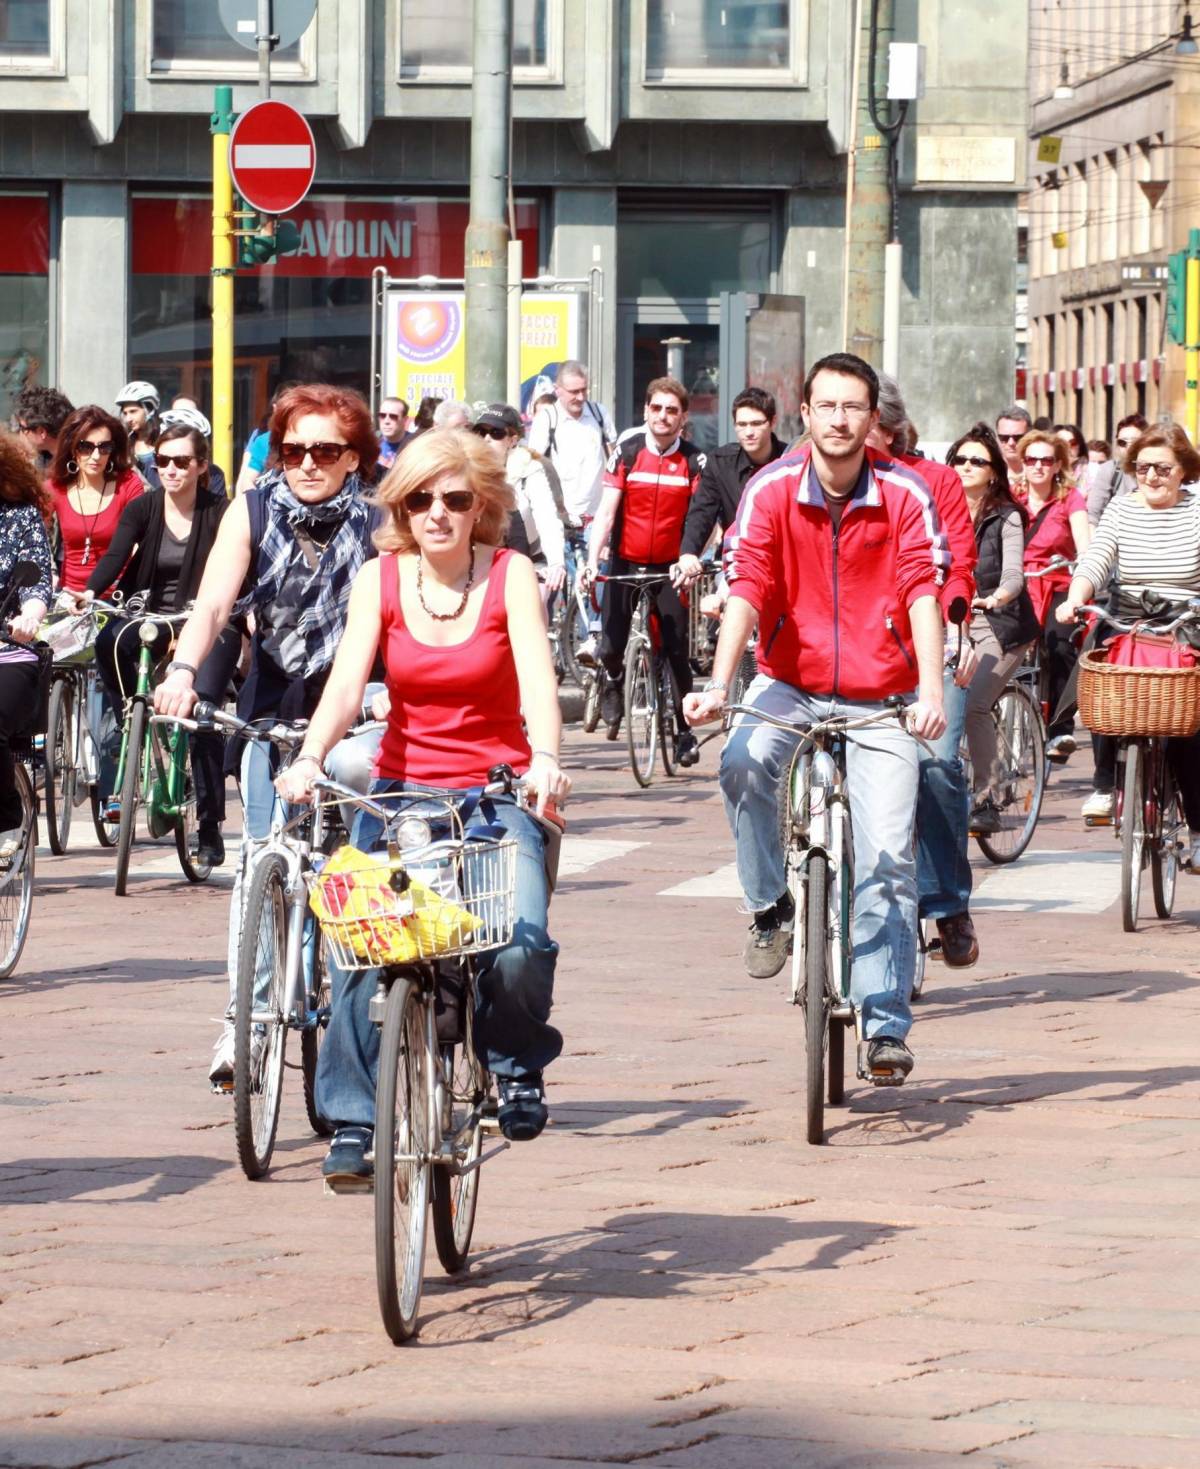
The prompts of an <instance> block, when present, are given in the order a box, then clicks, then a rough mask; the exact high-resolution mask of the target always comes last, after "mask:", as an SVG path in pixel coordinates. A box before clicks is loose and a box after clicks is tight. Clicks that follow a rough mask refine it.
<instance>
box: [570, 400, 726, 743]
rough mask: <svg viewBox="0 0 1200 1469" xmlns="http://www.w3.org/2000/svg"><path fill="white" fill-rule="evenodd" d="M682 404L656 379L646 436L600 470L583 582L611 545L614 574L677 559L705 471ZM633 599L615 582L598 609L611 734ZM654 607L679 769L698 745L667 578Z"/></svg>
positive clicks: (678, 607)
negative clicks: (669, 680)
mask: <svg viewBox="0 0 1200 1469" xmlns="http://www.w3.org/2000/svg"><path fill="white" fill-rule="evenodd" d="M687 406H688V395H687V389H686V388H685V387H684V386H683V384H682V383H680V382H677V381H676V380H675V379H674V378H671V377H658V378H655V379H654V380H653V382H651V383H650V384H649V386H648V387H647V388H646V429H645V432H644V433H633V434H629V435H627V436H625V437H623V438H622V439H621V442H620V443H619V444H618V445H617V447H616V449H614V451H613V453H612V457H611V458H610V459H609V461H608V466H607V468H606V469H605V472H604V494H603V497H602V498H601V501H600V508H599V509H598V510H597V512H596V519H595V521H594V523H593V525H592V536H591V541H590V549H589V552H588V565H587V571H586V573H585V574H586V576H587V578H588V580H589V581H590V580H592V579H594V578H595V576H596V573H597V569H598V567H599V564H600V558H601V555H602V553H603V549H604V547H605V546H606V545H609V544H611V550H612V555H611V557H610V563H609V572H610V574H611V575H613V576H620V575H623V574H626V573H628V572H630V571H661V572H662V573H663V574H664V576H665V575H667V574H668V573H669V572H670V569H671V566H672V565H673V563H674V562H676V561H678V559H679V548H680V545H681V543H682V541H683V523H684V521H685V520H686V519H687V513H688V507H689V506H690V505H691V502H692V495H693V494H694V493H695V490H696V486H697V485H698V484H699V482H700V473H701V471H702V470H703V468H704V455H703V454H702V453H701V452H700V450H699V449H697V448H696V446H695V444H692V443H690V442H689V441H688V440H687V439H685V438H683V437H682V436H681V434H680V430H681V428H682V426H683V418H684V414H686V413H687ZM635 597H636V589H635V588H634V587H633V586H631V585H629V584H628V583H624V582H614V583H613V584H612V585H611V586H609V587H608V589H607V590H606V592H605V595H604V605H603V607H602V608H601V611H600V660H601V662H602V663H603V664H604V669H605V672H606V673H607V674H608V678H609V682H608V685H607V687H606V688H605V691H604V695H603V703H602V705H601V713H602V715H603V718H604V720H605V722H606V723H607V724H608V726H609V729H610V731H611V733H612V734H613V735H615V733H616V729H617V726H618V725H619V724H620V722H621V710H622V708H623V707H624V688H623V681H624V678H623V676H624V666H625V644H626V642H627V641H628V640H629V624H630V620H631V619H632V616H633V606H634V600H635ZM656 602H657V605H658V613H659V617H660V618H661V619H662V636H663V651H664V652H665V653H666V655H667V659H668V661H669V662H670V665H671V669H672V671H673V672H674V674H675V693H676V701H677V702H676V709H675V729H676V735H675V759H676V761H677V763H678V764H680V765H695V763H696V761H697V760H698V759H699V758H700V750H699V746H698V744H697V742H696V737H695V735H694V734H692V732H691V730H690V729H688V728H687V726H686V724H685V723H684V719H683V696H684V695H685V694H688V693H690V692H691V688H692V668H691V664H690V662H689V661H688V619H687V612H686V610H685V608H684V606H683V603H682V602H681V601H680V599H679V593H678V592H677V591H676V590H675V588H674V587H673V586H671V584H670V582H669V581H665V582H664V583H663V585H662V587H661V588H660V589H659V591H658V593H657V596H656Z"/></svg>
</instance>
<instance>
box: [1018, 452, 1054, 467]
mask: <svg viewBox="0 0 1200 1469" xmlns="http://www.w3.org/2000/svg"><path fill="white" fill-rule="evenodd" d="M1054 462H1055V461H1054V455H1053V454H1026V456H1025V458H1024V459H1023V460H1022V461H1021V463H1022V464H1024V466H1025V468H1026V469H1036V468H1037V467H1038V466H1039V465H1041V466H1043V467H1044V468H1048V469H1049V468H1053V466H1054Z"/></svg>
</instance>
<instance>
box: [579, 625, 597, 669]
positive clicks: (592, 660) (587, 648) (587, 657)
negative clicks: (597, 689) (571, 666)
mask: <svg viewBox="0 0 1200 1469" xmlns="http://www.w3.org/2000/svg"><path fill="white" fill-rule="evenodd" d="M598 656H599V652H598V649H597V647H596V636H595V634H594V633H593V634H591V635H590V636H589V637H586V638H584V640H583V642H582V643H580V645H579V647H578V648H576V650H575V661H576V663H578V664H579V666H580V667H581V668H595V667H596V662H597V658H598Z"/></svg>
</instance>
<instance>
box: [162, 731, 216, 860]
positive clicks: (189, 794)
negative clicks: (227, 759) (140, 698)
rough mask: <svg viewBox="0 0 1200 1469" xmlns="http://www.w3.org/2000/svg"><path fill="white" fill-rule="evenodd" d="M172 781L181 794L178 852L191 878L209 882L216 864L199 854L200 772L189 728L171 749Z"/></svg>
mask: <svg viewBox="0 0 1200 1469" xmlns="http://www.w3.org/2000/svg"><path fill="white" fill-rule="evenodd" d="M170 758H171V772H172V784H173V785H174V787H175V794H176V796H177V797H178V810H177V812H176V815H175V853H176V855H177V856H178V858H179V865H180V867H181V868H182V869H183V875H184V877H186V878H187V880H188V882H207V881H208V879H209V877H210V876H211V875H212V864H211V863H209V862H201V861H200V858H199V856H198V854H197V842H198V838H197V834H196V776H195V772H194V771H193V769H192V742H191V739H190V738H189V737H188V733H187V730H184V729H177V730H176V731H175V732H174V736H173V739H172V744H171V750H170Z"/></svg>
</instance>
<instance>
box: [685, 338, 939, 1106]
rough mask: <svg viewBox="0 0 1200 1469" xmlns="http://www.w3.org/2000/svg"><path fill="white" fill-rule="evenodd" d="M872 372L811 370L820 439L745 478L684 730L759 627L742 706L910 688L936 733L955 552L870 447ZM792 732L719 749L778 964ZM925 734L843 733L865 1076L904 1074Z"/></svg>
mask: <svg viewBox="0 0 1200 1469" xmlns="http://www.w3.org/2000/svg"><path fill="white" fill-rule="evenodd" d="M878 397H879V382H878V379H877V377H876V375H875V372H874V370H873V369H872V368H871V367H870V366H869V365H868V364H867V363H866V362H864V361H863V360H862V359H861V358H859V357H855V356H853V355H851V354H850V353H836V354H834V355H833V356H830V357H824V358H822V359H821V361H819V362H818V363H817V364H816V365H815V366H814V367H813V369H812V371H811V372H810V373H809V375H808V380H807V382H806V383H805V385H804V403H803V405H802V411H803V414H804V421H805V424H806V426H807V428H808V430H809V433H810V435H811V440H812V442H811V444H810V445H806V446H805V447H804V448H802V449H801V450H800V451H799V452H798V453H796V454H791V455H787V456H785V457H784V458H783V459H780V460H777V461H776V462H775V463H774V464H772V465H769V466H768V467H767V468H765V469H762V470H760V471H759V472H758V474H756V475H755V476H754V477H753V478H752V479H751V480H750V482H749V483H748V484H747V486H746V490H745V493H744V494H743V496H742V503H741V506H740V508H739V510H738V517H737V521H736V522H735V524H734V525H733V527H732V528H731V530H730V531H729V533H728V534H727V536H726V539H725V573H726V576H727V578H728V581H729V588H730V597H729V601H728V603H727V605H726V609H725V617H724V621H723V622H722V625H721V636H720V640H719V641H718V643H717V652H716V657H715V660H714V664H713V677H712V680H711V681H710V682H709V683H708V685H707V686H706V687H705V689H704V691H703V692H702V693H699V694H692V695H690V696H689V698H688V699H687V700H685V711H686V713H687V717H688V719H689V721H690V722H691V723H692V724H702V723H705V722H706V721H709V720H713V719H717V718H719V717H720V715H721V712H722V710H723V708H724V705H725V700H726V695H727V691H728V687H729V684H730V683H731V682H732V680H733V675H734V670H735V669H736V667H737V664H738V660H739V659H740V658H741V655H742V653H743V651H744V649H745V646H746V643H747V641H748V639H749V637H750V634H751V632H752V631H753V629H754V626H755V624H756V623H757V625H758V629H759V641H758V666H759V676H758V678H756V679H755V680H754V682H753V683H752V684H751V686H750V689H749V690H748V692H747V694H746V701H747V702H748V703H752V704H755V705H756V706H758V707H760V708H762V709H763V710H764V711H768V712H770V713H773V714H776V715H779V716H780V717H782V718H785V719H793V720H797V721H800V722H808V723H815V722H817V721H819V720H821V719H825V718H829V717H831V716H833V715H846V716H848V717H851V718H861V717H862V716H864V715H866V714H870V713H872V712H875V711H877V710H881V709H882V708H883V707H884V701H885V700H886V699H887V698H889V697H890V696H891V695H894V694H901V695H906V696H907V695H911V694H912V693H913V691H914V690H916V693H917V699H916V702H915V703H913V704H912V705H911V707H910V709H909V711H908V721H909V725H910V728H911V729H912V730H913V731H914V732H915V733H917V734H919V735H921V736H922V737H923V738H924V739H927V740H933V739H937V738H938V736H939V735H940V734H941V733H942V732H943V730H944V729H945V727H946V716H945V713H944V710H943V707H942V661H943V646H944V637H943V630H942V614H941V608H940V606H939V602H938V595H939V593H940V591H941V587H942V584H943V582H944V580H945V576H946V573H947V571H948V569H949V565H950V556H949V550H948V548H947V544H946V540H945V537H944V535H943V533H942V531H941V528H940V526H939V524H938V521H937V514H936V511H935V509H934V506H933V498H932V496H931V494H930V492H929V488H928V486H927V485H926V484H925V482H924V480H922V479H921V477H920V476H919V475H917V474H915V473H914V472H913V471H912V470H911V469H908V468H907V467H905V466H903V465H900V464H898V463H897V462H896V461H895V460H894V459H891V458H888V457H886V456H883V455H877V454H873V453H871V452H869V451H868V450H867V449H866V442H867V436H868V434H869V433H870V432H871V430H872V428H873V427H874V426H875V423H876V421H877V409H876V405H877V403H878ZM798 743H799V740H798V737H797V736H795V735H791V734H789V733H787V732H786V731H784V730H779V729H775V728H773V727H772V726H770V725H767V724H764V723H760V722H758V721H755V720H753V719H747V718H742V719H740V720H739V721H737V722H736V723H735V726H734V728H733V730H732V731H731V733H730V736H729V740H728V742H727V743H726V745H725V749H724V752H723V754H722V756H721V791H722V794H723V795H724V798H725V807H726V812H727V814H728V817H729V823H730V826H731V827H732V829H733V835H734V840H735V842H736V845H737V864H738V877H739V879H740V880H741V884H742V887H743V889H744V891H745V894H746V901H747V905H748V907H749V909H750V911H751V912H752V913H753V922H752V924H751V931H750V937H749V940H748V942H747V945H746V968H747V970H748V971H749V972H750V974H751V975H753V976H755V977H762V978H766V977H769V976H770V975H773V974H777V973H778V972H779V970H780V969H782V968H783V965H784V962H785V960H786V958H787V954H788V949H789V947H790V943H791V928H792V924H793V922H794V918H795V913H794V909H793V905H792V901H791V898H790V897H789V895H788V893H787V890H786V885H785V867H784V853H783V844H782V841H781V837H780V831H779V821H778V817H777V804H776V803H777V796H778V787H779V782H780V780H781V779H782V777H783V775H784V773H785V772H786V771H787V769H788V768H789V766H790V763H791V758H792V755H793V753H794V752H795V749H796V746H797V744H798ZM917 754H918V746H917V744H916V742H915V741H914V740H912V739H910V738H909V736H908V734H907V733H906V732H905V730H904V729H902V728H901V726H900V724H899V723H898V722H894V723H889V722H885V723H880V724H878V725H875V726H872V727H870V728H869V729H864V730H862V731H860V732H858V733H856V734H852V735H851V736H850V737H849V743H848V747H847V772H848V777H849V788H850V809H851V818H852V823H853V830H854V915H853V943H854V958H853V966H852V970H851V999H852V1000H853V1002H854V1004H855V1007H856V1009H857V1010H858V1012H859V1015H860V1016H861V1023H862V1034H863V1036H864V1037H865V1039H866V1042H867V1057H866V1070H867V1072H868V1074H869V1075H870V1076H871V1077H873V1078H874V1079H875V1080H877V1081H890V1082H893V1083H894V1082H897V1081H903V1079H904V1077H905V1076H907V1074H908V1073H909V1071H911V1069H912V1065H913V1058H912V1053H911V1052H910V1051H909V1049H908V1047H907V1045H906V1044H905V1039H904V1038H905V1036H906V1035H907V1034H908V1030H909V1027H910V1026H911V1024H912V1013H911V1011H910V1009H909V996H910V992H911V989H912V979H913V971H914V967H915V962H916V942H917V938H916V934H917V884H916V864H915V861H914V857H913V819H914V812H915V809H916V800H917Z"/></svg>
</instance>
